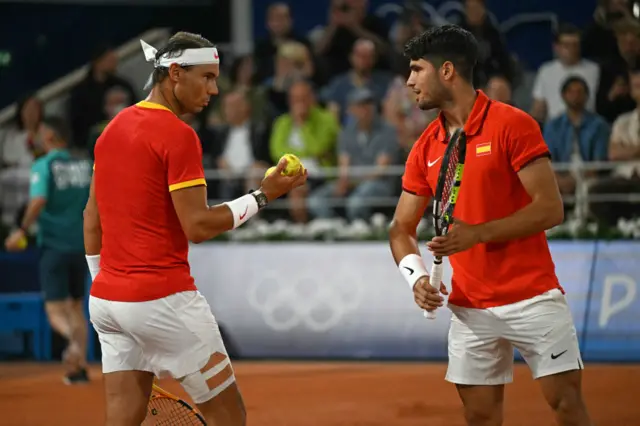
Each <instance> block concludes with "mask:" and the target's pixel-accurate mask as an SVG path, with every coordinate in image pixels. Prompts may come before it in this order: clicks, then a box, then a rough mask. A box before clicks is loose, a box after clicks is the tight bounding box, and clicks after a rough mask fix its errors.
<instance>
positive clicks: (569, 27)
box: [553, 23, 582, 43]
mask: <svg viewBox="0 0 640 426" xmlns="http://www.w3.org/2000/svg"><path fill="white" fill-rule="evenodd" d="M563 35H577V36H578V37H580V36H581V35H582V31H580V28H578V27H577V26H575V25H573V24H568V23H565V24H560V26H558V29H557V30H556V32H555V33H554V35H553V41H554V42H555V43H557V42H559V41H560V37H562V36H563Z"/></svg>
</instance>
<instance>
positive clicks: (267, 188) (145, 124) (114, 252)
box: [84, 32, 306, 426]
mask: <svg viewBox="0 0 640 426" xmlns="http://www.w3.org/2000/svg"><path fill="white" fill-rule="evenodd" d="M141 43H142V47H143V50H144V54H145V57H146V59H147V61H149V62H152V63H153V66H154V70H153V73H152V75H151V76H150V78H149V82H148V84H147V87H151V92H150V94H149V96H148V97H147V99H146V100H145V101H142V102H139V103H138V104H136V105H134V106H132V107H129V108H126V109H124V110H123V111H121V112H120V113H119V114H118V115H117V116H116V117H115V118H114V119H113V120H112V121H111V122H110V123H109V125H108V126H107V127H106V129H105V130H104V132H103V133H102V135H101V136H100V138H99V139H98V142H97V144H96V147H95V164H94V167H95V172H94V175H93V181H92V183H91V190H90V196H89V201H88V203H87V206H86V209H85V222H84V239H85V250H86V254H87V262H88V264H89V269H90V271H91V276H92V278H93V285H92V288H91V297H90V300H89V310H90V317H91V322H92V323H93V326H94V328H95V329H96V331H97V333H98V336H99V338H100V343H101V347H102V369H103V373H104V386H105V393H106V402H107V406H106V425H108V426H129V425H131V426H134V425H135V426H138V425H140V424H141V423H142V421H143V420H144V418H145V415H146V408H147V402H148V400H149V396H150V393H151V388H152V383H153V379H154V375H155V376H159V377H165V376H170V377H173V378H175V379H177V380H179V381H180V383H181V384H182V386H183V387H184V389H185V390H186V392H187V393H188V394H189V395H190V396H191V398H192V399H193V401H194V402H195V403H196V404H197V406H198V408H199V409H200V411H201V412H202V414H203V415H204V417H205V418H206V420H207V422H208V423H209V424H213V425H216V426H239V425H245V424H246V414H245V410H244V405H243V403H242V398H241V396H240V392H239V390H238V387H237V385H236V383H235V377H234V373H233V369H232V368H231V364H230V362H229V357H228V355H227V352H226V350H225V347H224V344H223V341H222V338H221V336H220V332H219V330H218V326H217V323H216V320H215V318H214V317H213V315H212V313H211V309H210V308H209V305H208V303H207V301H206V300H205V298H204V297H203V296H202V295H201V294H200V293H199V292H198V291H197V289H196V286H195V284H194V279H193V278H192V277H191V275H190V269H189V263H188V259H187V257H188V249H189V246H188V241H189V240H190V241H192V242H194V243H199V242H202V241H206V240H209V239H211V238H213V237H215V236H217V235H219V234H221V233H223V232H225V231H228V230H231V229H234V228H237V227H238V226H240V225H242V224H243V223H244V222H246V221H247V220H249V219H250V218H251V217H252V216H254V215H255V214H256V213H258V211H259V210H260V209H261V208H262V207H264V206H265V205H266V204H267V203H268V202H269V201H271V200H273V199H275V198H278V197H280V196H282V195H284V194H285V193H287V192H289V191H290V190H291V189H293V188H295V187H298V186H300V185H303V184H304V183H305V181H306V174H305V173H304V172H303V173H300V174H298V175H295V176H284V175H282V174H281V173H279V172H281V171H282V170H284V167H285V166H286V162H285V161H282V162H281V163H280V164H278V166H277V168H278V169H277V171H276V172H274V173H272V174H270V175H269V176H268V177H266V178H265V179H264V181H263V182H262V186H261V188H260V189H258V190H256V191H254V192H252V193H250V194H247V195H244V196H242V197H240V198H238V199H236V200H233V201H230V202H227V203H224V204H221V205H217V206H212V207H210V206H208V205H207V192H206V181H205V177H204V171H203V166H202V148H201V144H200V141H199V139H198V136H197V135H196V133H195V131H194V130H193V129H192V128H191V127H189V126H188V125H187V124H185V123H184V122H183V121H181V120H180V118H179V117H180V116H181V115H183V114H186V113H192V114H196V113H199V112H200V111H202V110H203V108H205V107H206V106H207V104H208V102H209V99H210V98H211V96H213V95H216V94H217V93H218V88H217V85H216V79H217V78H218V75H219V73H220V68H219V56H218V51H217V49H216V48H215V47H214V46H213V45H212V44H211V42H209V41H208V40H206V39H204V38H202V37H201V36H199V35H195V34H190V33H184V32H181V33H177V34H175V35H174V36H173V37H171V39H170V40H169V42H168V44H167V45H166V46H165V47H164V48H162V49H160V50H158V51H156V49H154V48H153V47H151V46H150V45H148V44H147V43H145V42H143V41H142V42H141ZM278 171H279V172H278Z"/></svg>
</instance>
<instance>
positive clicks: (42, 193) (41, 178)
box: [29, 161, 51, 199]
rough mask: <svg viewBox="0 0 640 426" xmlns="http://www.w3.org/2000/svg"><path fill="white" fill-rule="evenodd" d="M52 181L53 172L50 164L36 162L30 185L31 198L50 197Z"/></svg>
mask: <svg viewBox="0 0 640 426" xmlns="http://www.w3.org/2000/svg"><path fill="white" fill-rule="evenodd" d="M50 179H51V171H50V170H49V163H47V162H45V161H36V162H35V163H33V165H32V166H31V181H30V184H29V198H31V199H33V198H44V199H46V198H47V196H48V195H49V181H50Z"/></svg>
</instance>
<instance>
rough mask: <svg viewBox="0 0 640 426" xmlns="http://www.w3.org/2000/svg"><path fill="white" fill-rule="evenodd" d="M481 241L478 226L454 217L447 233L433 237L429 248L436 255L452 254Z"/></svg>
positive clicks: (428, 244) (428, 245)
mask: <svg viewBox="0 0 640 426" xmlns="http://www.w3.org/2000/svg"><path fill="white" fill-rule="evenodd" d="M480 242H481V238H480V232H479V230H478V227H476V226H473V225H469V224H467V223H464V222H462V221H460V220H458V219H454V221H453V225H451V229H450V230H449V232H448V233H447V235H444V236H441V237H433V239H432V240H431V241H430V242H428V243H427V248H428V249H429V251H430V252H431V254H433V255H434V256H451V255H452V254H455V253H460V252H461V251H465V250H468V249H470V248H471V247H473V246H475V245H476V244H478V243H480Z"/></svg>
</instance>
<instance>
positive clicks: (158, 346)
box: [89, 291, 228, 379]
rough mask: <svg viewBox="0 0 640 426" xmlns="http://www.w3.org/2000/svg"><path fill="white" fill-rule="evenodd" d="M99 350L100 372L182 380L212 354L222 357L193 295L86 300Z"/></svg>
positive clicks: (213, 327)
mask: <svg viewBox="0 0 640 426" xmlns="http://www.w3.org/2000/svg"><path fill="white" fill-rule="evenodd" d="M89 314H90V318H91V323H92V324H93V327H94V328H95V330H96V332H97V333H98V337H99V338H100V345H101V349H102V371H103V373H112V372H115V371H129V370H138V371H149V372H152V373H154V374H155V375H156V376H157V377H159V378H162V377H167V376H170V377H173V378H175V379H182V378H184V377H186V376H188V375H190V374H192V373H195V372H199V371H200V370H201V369H202V368H203V367H205V365H206V364H207V361H208V360H209V358H210V357H211V355H212V354H214V353H215V352H219V353H220V354H221V355H224V356H226V357H228V355H227V351H226V349H225V347H224V343H223V341H222V336H221V335H220V331H219V329H218V323H217V322H216V320H215V318H214V316H213V314H212V313H211V308H210V307H209V304H208V303H207V300H206V299H205V298H204V296H202V295H201V294H200V293H199V292H197V291H187V292H182V293H177V294H172V295H171V296H168V297H164V298H162V299H157V300H150V301H147V302H113V301H110V300H104V299H99V298H97V297H93V296H92V297H90V298H89Z"/></svg>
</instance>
